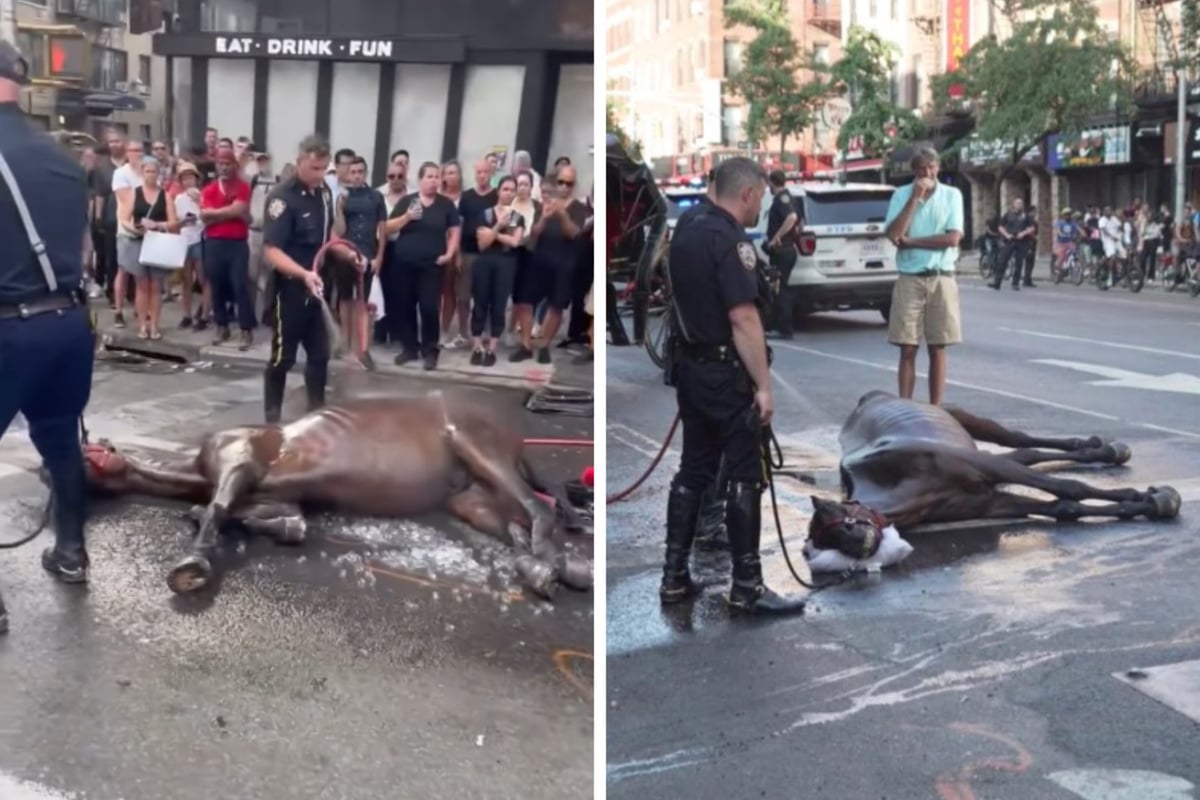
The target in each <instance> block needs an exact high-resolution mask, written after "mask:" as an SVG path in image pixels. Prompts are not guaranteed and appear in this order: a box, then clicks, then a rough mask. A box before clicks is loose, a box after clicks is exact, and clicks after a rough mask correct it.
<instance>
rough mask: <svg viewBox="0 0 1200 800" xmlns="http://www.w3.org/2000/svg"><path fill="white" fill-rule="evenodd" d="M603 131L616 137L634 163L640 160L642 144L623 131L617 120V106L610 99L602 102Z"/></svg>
mask: <svg viewBox="0 0 1200 800" xmlns="http://www.w3.org/2000/svg"><path fill="white" fill-rule="evenodd" d="M604 131H605V133H611V134H613V135H614V136H616V137H617V141H618V142H620V143H621V148H622V149H623V150H624V151H625V152H626V153H628V154H629V157H630V158H632V159H633V160H634V161H641V160H642V143H641V142H639V141H638V140H637V139H635V138H633V137H632V136H630V135H629V134H628V133H627V132H626V131H625V128H624V127H623V126H622V125H621V123H620V121H619V120H618V119H617V105H616V103H615V102H613V99H612V98H611V97H608V98H605V101H604Z"/></svg>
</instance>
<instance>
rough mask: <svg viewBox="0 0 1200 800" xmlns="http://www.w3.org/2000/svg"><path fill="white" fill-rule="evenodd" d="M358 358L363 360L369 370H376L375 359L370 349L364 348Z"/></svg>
mask: <svg viewBox="0 0 1200 800" xmlns="http://www.w3.org/2000/svg"><path fill="white" fill-rule="evenodd" d="M358 360H359V361H361V362H362V365H363V366H364V367H365V368H366V369H367V371H368V372H374V371H375V359H373V358H371V351H370V350H363V354H362V355H361V356H359V358H358Z"/></svg>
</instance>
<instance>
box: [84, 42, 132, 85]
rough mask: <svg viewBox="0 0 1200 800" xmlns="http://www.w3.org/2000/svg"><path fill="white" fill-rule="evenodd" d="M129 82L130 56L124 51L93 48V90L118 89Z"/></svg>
mask: <svg viewBox="0 0 1200 800" xmlns="http://www.w3.org/2000/svg"><path fill="white" fill-rule="evenodd" d="M128 80H129V56H128V55H127V54H126V53H125V51H124V50H110V49H109V48H107V47H93V48H92V88H94V89H116V88H117V84H118V83H125V82H126V81H128Z"/></svg>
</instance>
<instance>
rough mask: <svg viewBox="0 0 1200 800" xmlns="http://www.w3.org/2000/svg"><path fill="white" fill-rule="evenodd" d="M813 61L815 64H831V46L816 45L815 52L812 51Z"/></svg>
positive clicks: (814, 46)
mask: <svg viewBox="0 0 1200 800" xmlns="http://www.w3.org/2000/svg"><path fill="white" fill-rule="evenodd" d="M812 60H813V63H814V64H828V63H829V45H827V44H814V45H813V51H812Z"/></svg>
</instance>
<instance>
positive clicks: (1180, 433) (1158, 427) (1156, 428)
mask: <svg viewBox="0 0 1200 800" xmlns="http://www.w3.org/2000/svg"><path fill="white" fill-rule="evenodd" d="M1134 424H1135V425H1137V426H1138V427H1139V428H1149V429H1150V430H1152V431H1163V432H1164V433H1173V434H1175V435H1176V436H1187V437H1188V438H1190V439H1200V433H1191V432H1189V431H1181V430H1176V429H1175V428H1165V427H1163V426H1162V425H1154V424H1152V423H1149V422H1135V423H1134Z"/></svg>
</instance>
